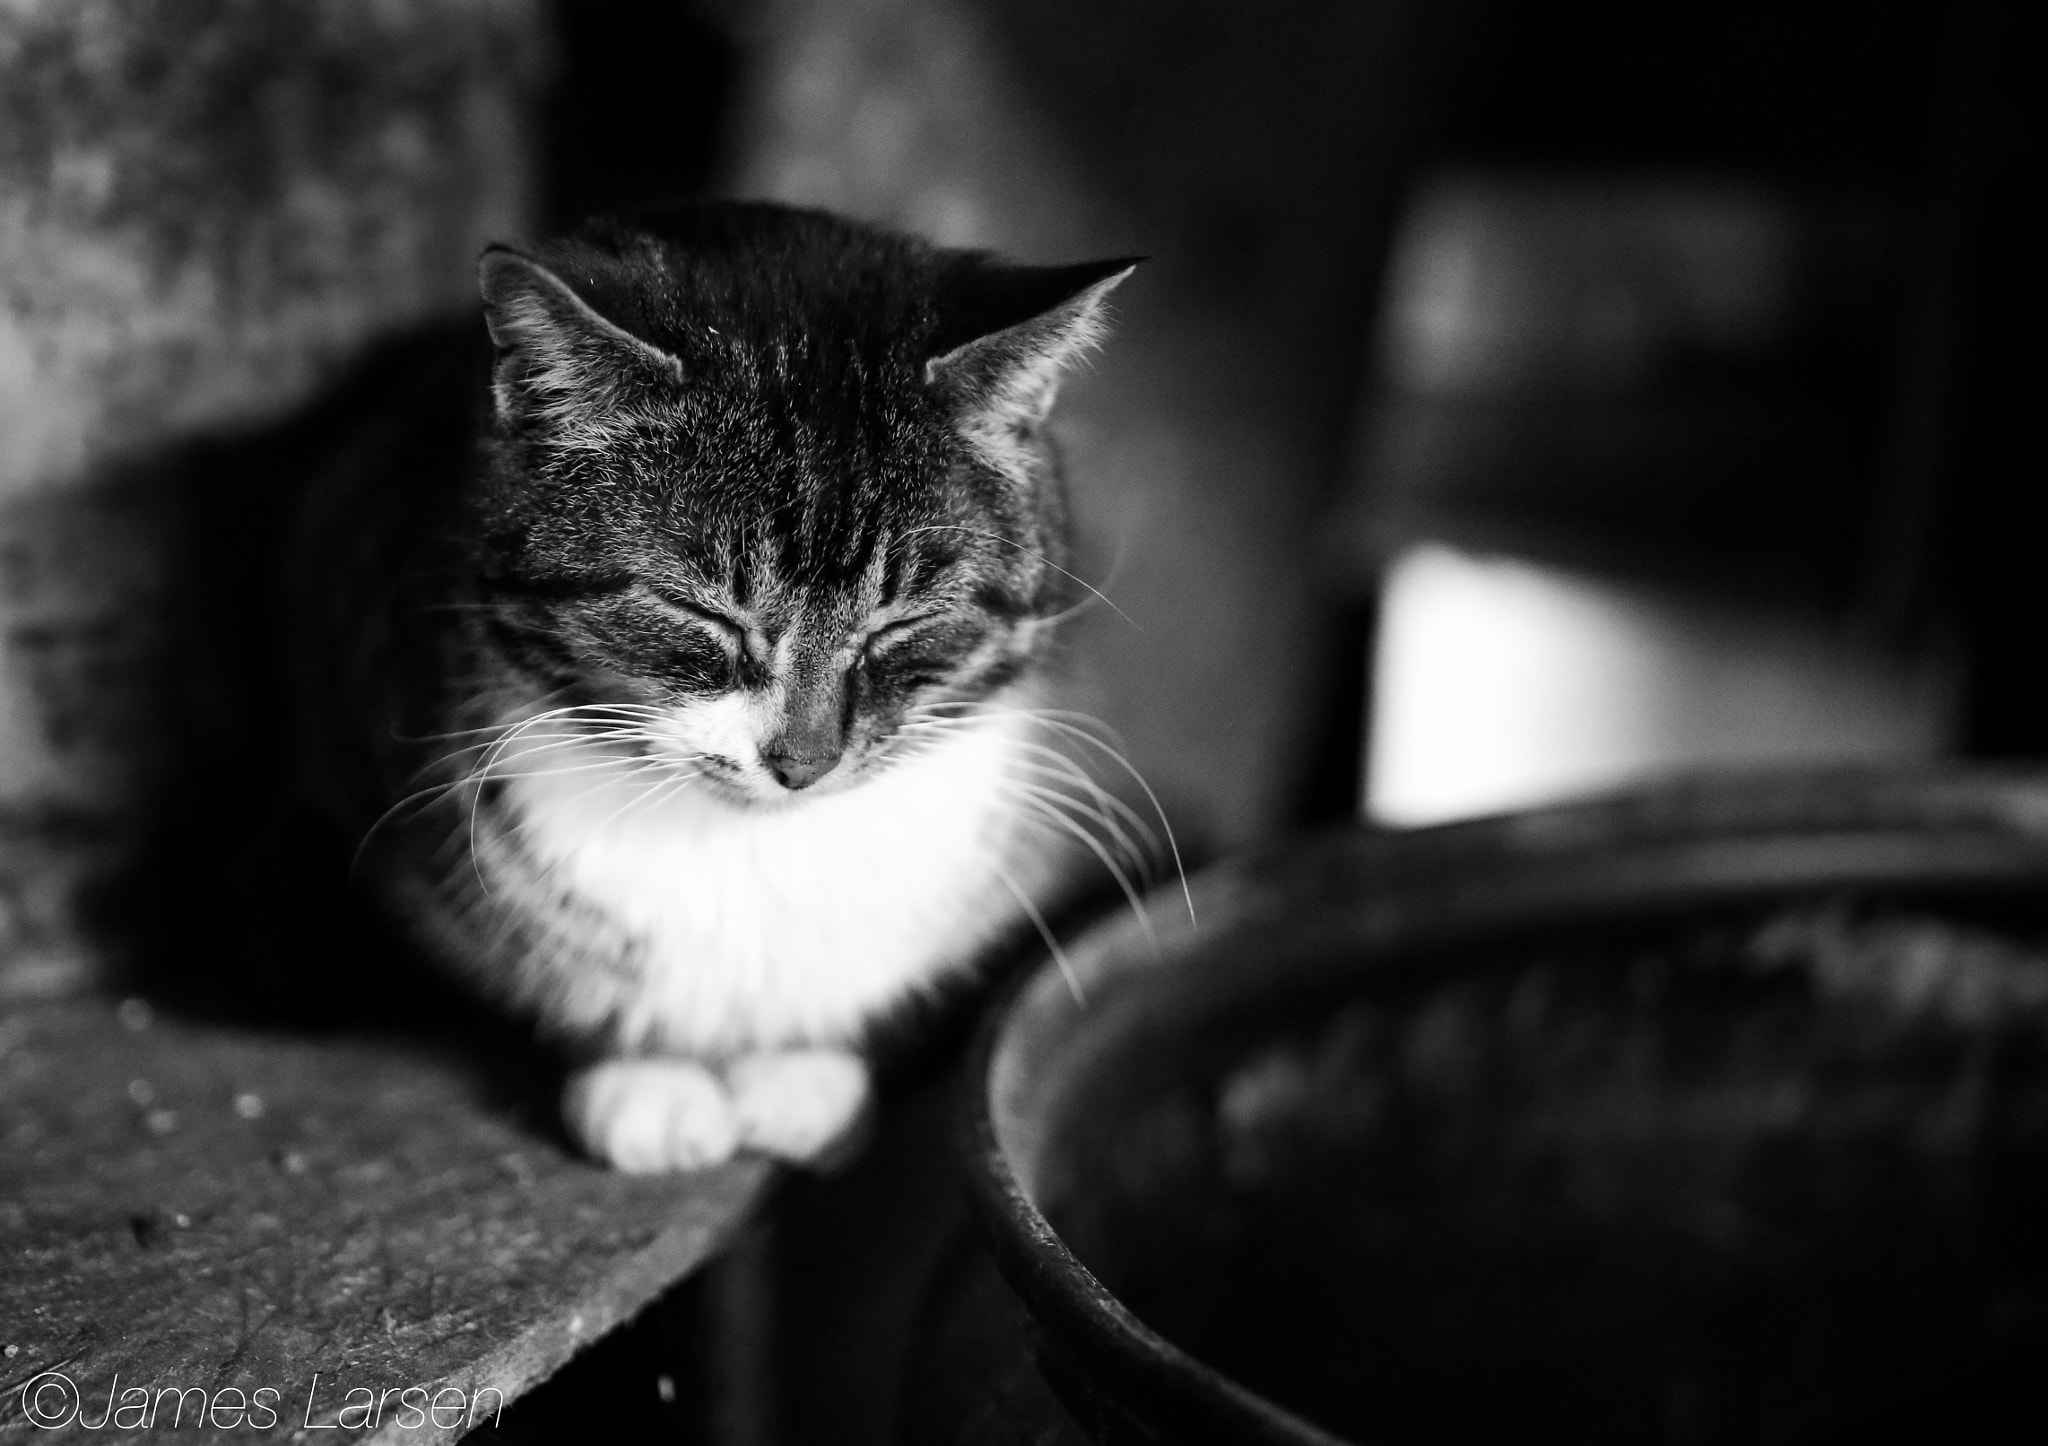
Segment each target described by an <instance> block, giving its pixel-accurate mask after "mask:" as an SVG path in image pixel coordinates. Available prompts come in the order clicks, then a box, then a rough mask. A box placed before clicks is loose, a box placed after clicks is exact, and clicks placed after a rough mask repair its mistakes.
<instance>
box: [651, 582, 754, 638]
mask: <svg viewBox="0 0 2048 1446" xmlns="http://www.w3.org/2000/svg"><path fill="white" fill-rule="evenodd" d="M647 591H648V593H649V595H650V596H652V597H653V598H654V599H655V601H657V602H659V603H660V604H661V605H662V606H663V607H665V608H668V609H669V610H670V611H671V612H678V613H681V614H682V615H683V616H684V617H686V618H689V619H691V620H692V621H694V622H700V623H703V624H705V625H706V626H707V627H710V628H713V629H715V630H716V631H718V632H719V633H722V634H724V636H725V637H726V638H728V639H729V640H731V642H732V644H733V645H734V646H735V647H737V648H739V649H740V650H741V651H745V649H746V646H747V628H746V624H744V623H742V622H740V621H739V620H738V619H737V618H732V617H728V616H727V615H726V614H724V613H722V612H719V611H718V610H717V609H716V608H708V607H705V606H704V605H703V604H701V603H696V602H692V601H691V600H690V599H688V598H686V597H682V596H679V595H678V594H676V593H672V592H668V591H666V590H665V589H662V588H658V587H648V589H647Z"/></svg>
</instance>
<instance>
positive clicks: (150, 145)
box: [0, 0, 548, 996]
mask: <svg viewBox="0 0 2048 1446" xmlns="http://www.w3.org/2000/svg"><path fill="white" fill-rule="evenodd" d="M542 22H543V16H542V14H541V10H540V7H539V5H538V3H537V0H0V996H4V994H5V993H7V992H9V991H13V992H21V991H47V990H52V989H57V988H62V987H66V986H67V984H68V983H69V982H75V980H76V978H77V976H78V975H79V973H80V970H81V957H82V956H81V952H80V948H79V944H78V940H77V937H76V933H75V930H74V928H73V920H72V915H73V914H74V912H75V906H76V899H77V895H78V890H79V888H80V887H81V886H82V883H83V882H84V881H85V880H86V879H88V878H89V877H90V876H91V875H92V874H93V873H94V872H96V871H98V870H101V869H103V868H104V867H106V866H107V865H108V864H109V862H110V860H112V859H114V858H116V857H118V855H119V852H120V850H121V848H122V846H123V843H124V841H125V840H126V839H128V838H129V837H131V836H132V833H133V827H134V816H135V813H136V810H137V805H138V801H139V799H140V798H141V797H142V794H143V781H144V780H145V779H146V777H147V775H148V770H149V766H150V743H151V740H152V737H153V736H154V731H153V728H152V722H153V720H152V716H151V714H152V707H153V703H152V681H153V680H152V665H153V660H154V659H155V658H157V657H158V656H159V654H160V651H161V649H160V643H159V640H158V639H157V638H156V637H155V635H154V633H153V629H154V627H155V624H156V621H157V619H158V617H159V616H160V611H161V610H160V607H159V600H160V597H161V589H162V581H161V577H160V570H161V564H160V549H159V547H158V542H159V532H160V529H159V526H158V523H157V521H156V518H157V515H158V509H157V507H156V505H155V502H154V500H153V499H152V497H151V495H150V493H151V481H152V459H154V458H157V457H159V456H162V455H163V454H164V453H165V452H166V450H167V449H169V448H171V447H174V446H175V445H176V444H178V443H180V442H182V441H185V440H188V439H190V438H193V437H195V436H199V435H203V434H217V433H224V432H232V431H234V430H236V429H238V428H242V427H246V426H251V425H255V424H259V423H261V422H264V421H267V420H269V419H271V418H274V417H276V416H278V415H280V414H283V413H285V412H287V411H289V410H290V409H291V408H292V407H293V406H294V404H296V403H299V402H301V401H303V400H305V399H306V398H307V397H308V396H310V395H311V394H312V393H313V392H314V391H315V390H316V389H317V388H318V386H319V385H320V383H321V382H322V380H323V379H325V378H327V377H328V376H330V375H332V374H333V373H334V371H335V370H336V369H337V367H338V366H339V365H340V364H341V363H342V362H344V361H345V360H346V359H347V358H348V357H349V356H350V355H351V354H352V353H353V352H355V350H356V349H358V348H359V347H360V346H361V345H362V344H363V343H364V342H365V341H367V340H368V339H370V338H372V337H374V336H376V335H378V334H380V333H382V332H384V331H387V330H389V329H391V328H393V327H397V326H400V325H403V324H404V323H406V322H408V321H410V320H413V319H416V318H418V317H421V316H423V315H426V314H429V313H432V312H434V311H437V310H440V309H442V308H445V307H448V306H452V305H460V304H464V303H465V302H466V301H467V299H468V298H469V297H470V296H471V295H472V288H473V286H474V280H473V276H474V270H473V268H474V258H475V256H476V253H477V251H478V249H479V248H480V247H481V246H482V244H483V243H484V242H485V241H486V240H488V239H491V238H494V237H501V236H504V235H507V234H518V233H520V232H522V231H524V230H525V229H526V219H527V215H528V211H529V197H530V194H531V192H532V191H533V189H534V188H533V185H532V175H531V170H532V166H531V161H530V159H529V158H530V155H531V152H532V147H531V145H530V135H529V131H530V124H529V122H530V118H531V116H532V114H533V112H534V108H535V105H536V103H537V100H538V98H539V94H540V91H541V87H542V85H543V83H544V82H545V79H546V73H547V57H548V46H547V43H546V37H545V34H544V29H543V23H542Z"/></svg>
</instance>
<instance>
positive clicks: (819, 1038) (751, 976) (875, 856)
mask: <svg viewBox="0 0 2048 1446" xmlns="http://www.w3.org/2000/svg"><path fill="white" fill-rule="evenodd" d="M1024 726H1026V722H1025V720H1024V719H1022V718H1021V717H1003V716H1000V715H997V716H991V717H987V718H984V719H982V720H980V721H979V722H978V723H977V724H976V725H975V726H974V727H973V728H971V729H959V730H949V731H948V732H947V733H946V734H945V735H944V736H943V739H941V740H934V741H933V742H931V743H930V744H926V745H923V746H921V748H920V750H919V756H918V757H916V758H915V759H912V760H909V761H907V762H904V763H901V764H898V765H896V766H894V767H891V768H888V769H885V770H883V771H882V772H881V773H880V774H879V775H878V776H876V777H874V778H873V779H871V780H868V781H864V782H862V783H860V784H858V785H856V786H854V787H850V788H847V789H845V790H843V791H839V792H835V793H831V794H828V795H824V796H819V797H814V798H813V797H806V798H800V799H797V800H793V801H792V802H791V803H789V804H787V805H784V806H768V807H763V806H758V805H754V806H749V805H747V804H744V803H739V802H734V801H730V800H728V799H726V798H725V797H723V796H722V795H720V794H718V793H715V792H713V791H710V790H708V789H705V788H703V787H700V786H692V785H691V784H689V783H686V782H678V783H677V784H676V785H675V786H672V787H667V788H664V787H663V786H661V784H660V782H659V776H658V775H653V776H650V775H649V774H648V773H646V772H645V771H634V770H632V769H630V768H626V767H620V766H616V765H610V764H607V763H606V762H605V761H604V755H601V754H598V753H596V752H595V751H594V750H585V749H580V748H568V749H562V748H555V749H551V750H549V751H548V753H547V754H546V757H545V762H540V761H539V760H536V763H537V764H538V766H524V767H521V768H520V769H519V770H518V773H519V776H518V777H516V778H514V779H512V780H511V781H510V783H509V786H508V788H507V790H506V793H505V796H504V803H503V813H504V815H505V817H506V821H507V823H508V824H509V826H510V828H511V829H512V830H513V831H514V833H515V834H516V837H517V840H518V845H519V852H520V853H521V854H522V855H523V856H524V858H525V859H526V860H527V861H528V863H529V864H530V865H531V866H532V867H531V869H530V870H528V871H524V872H525V877H524V878H523V879H515V880H506V881H503V882H504V883H509V884H510V886H511V887H513V888H515V889H525V890H527V891H528V892H529V893H530V894H532V895H533V897H530V898H528V899H526V900H524V901H522V902H523V903H524V904H525V906H526V907H528V908H534V909H542V910H546V909H562V908H574V909H578V910H584V911H590V912H594V913H595V914H597V915H599V916H601V917H602V918H603V919H604V920H605V921H606V923H607V924H608V926H609V927H607V928H606V929H605V930H603V931H602V932H603V934H604V936H605V937H606V938H608V939H609V940H611V941H612V943H611V947H612V948H613V949H615V950H616V952H617V953H618V955H619V956H620V957H618V958H617V959H615V960H609V961H605V962H606V963H607V964H608V965H609V966H610V967H603V968H597V969H592V968H589V967H587V965H588V964H589V963H590V962H591V961H588V960H585V961H580V962H578V963H576V964H574V965H571V964H570V963H569V962H568V961H566V960H565V961H564V962H563V967H562V972H561V974H560V975H559V976H558V977H556V978H555V979H553V980H551V981H549V992H550V993H552V994H554V995H555V996H556V998H557V999H558V1000H559V1001H560V1002H561V1003H562V1004H564V1005H566V1006H567V1010H568V1012H569V1013H570V1014H572V1015H576V1016H582V1017H584V1018H586V1019H590V1018H595V1017H599V1016H602V1017H604V1018H605V1019H607V1020H608V1021H609V1023H608V1028H609V1030H610V1032H612V1033H613V1034H614V1036H615V1037H616V1038H618V1039H619V1040H621V1041H622V1042H626V1043H628V1044H629V1045H630V1046H632V1047H638V1048H659V1049H664V1050H675V1051H682V1052H686V1053H690V1054H696V1055H710V1056H717V1055H724V1054H730V1053H734V1052H738V1051H743V1050H747V1049H759V1048H772V1047H782V1046H787V1045H792V1044H800V1043H819V1042H843V1041H846V1040H848V1039H850V1038H851V1037H853V1036H854V1035H855V1034H856V1033H857V1032H858V1030H859V1029H860V1027H861V1026H862V1025H863V1024H864V1023H865V1022H866V1021H867V1020H869V1019H871V1018H872V1017H874V1016H875V1015H876V1014H877V1013H879V1012H881V1011H883V1010H885V1009H886V1008H887V1007H888V1006H890V1005H891V1004H893V1003H894V1002H896V1001H897V1000H899V999H901V998H903V997H904V996H905V995H906V994H908V993H911V992H913V991H915V990H916V989H917V988H918V987H919V986H920V985H923V984H927V983H929V982H930V981H931V980H932V979H934V978H935V977H936V976H937V975H939V974H941V973H943V972H944V971H945V970H947V969H948V968H950V967H953V966H957V965H959V964H962V963H964V962H966V961H967V960H969V959H971V958H972V957H973V955H974V953H975V952H976V951H977V950H978V949H979V948H980V947H981V946H983V945H984V944H986V943H987V942H988V941H989V939H990V938H991V937H992V936H993V935H994V934H995V933H997V932H998V931H1000V930H1002V929H1003V928H1004V927H1006V926H1007V925H1008V923H1009V921H1010V920H1011V919H1012V918H1014V917H1015V915H1016V913H1017V911H1018V908H1019V905H1018V903H1017V901H1016V896H1017V894H1018V893H1020V892H1025V891H1029V890H1031V889H1033V888H1034V887H1036V886H1037V885H1038V884H1039V883H1040V882H1041V881H1040V880H1039V879H1038V878H1037V877H1036V876H1035V870H1034V869H1033V867H1032V864H1031V860H1030V859H1029V857H1028V856H1027V851H1026V850H1025V849H1023V848H1022V847H1021V840H1020V839H1019V838H1018V836H1017V833H1016V816H1017V815H1016V810H1015V808H1014V805H1013V799H1012V797H1011V791H1012V790H1013V788H1014V787H1015V778H1014V769H1015V762H1014V760H1015V758H1016V756H1017V747H1018V744H1019V742H1020V736H1019V735H1020V732H1021V729H1022V728H1023V727H1024ZM1006 880H1007V882H1006ZM500 886H502V884H501V885H500Z"/></svg>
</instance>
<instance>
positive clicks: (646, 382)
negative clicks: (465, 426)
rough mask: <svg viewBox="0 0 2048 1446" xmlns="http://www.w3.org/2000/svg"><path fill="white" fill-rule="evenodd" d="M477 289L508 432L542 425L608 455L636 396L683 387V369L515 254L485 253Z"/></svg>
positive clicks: (497, 402)
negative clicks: (664, 385)
mask: <svg viewBox="0 0 2048 1446" xmlns="http://www.w3.org/2000/svg"><path fill="white" fill-rule="evenodd" d="M477 285H478V287H479V289H480V290H481V291H482V292H483V298H484V324H485V325H486V326H488V327H489V328H490V333H491V343H492V345H493V346H495V347H496V348H497V358H496V360H495V361H494V362H493V364H492V367H491V397H492V401H493V403H494V406H495V410H496V412H497V416H498V421H499V422H500V424H502V425H506V426H517V425H520V424H530V423H535V422H538V423H541V424H543V425H545V426H546V427H547V428H548V429H549V430H550V431H551V432H552V433H554V434H555V436H556V438H557V440H558V441H561V442H563V443H565V444H568V445H577V444H581V445H587V446H601V445H604V444H605V443H607V442H608V441H609V440H611V434H612V431H613V427H612V426H609V425H607V424H608V423H613V424H615V423H617V422H619V421H621V420H623V417H624V413H625V412H626V410H627V408H628V404H629V403H630V401H631V400H632V398H633V397H634V396H636V395H638V394H639V393H641V392H643V391H644V390H645V389H646V388H647V387H648V386H650V385H657V384H659V383H661V382H663V381H669V382H679V381H681V380H682V376H683V367H682V363H681V362H679V361H677V360H676V359H675V358H674V357H673V356H671V355H669V354H668V353H667V352H665V351H663V350H662V349H661V348H660V347H657V346H655V345H653V344H652V343H651V342H647V341H643V340H641V339H640V338H639V337H637V336H634V335H633V334H632V333H631V332H629V331H627V330H626V329H625V328H624V327H622V326H619V325H617V324H616V323H614V322H612V321H610V320H608V319H607V318H605V317H604V316H602V315H600V314H599V313H598V311H597V310H596V308H594V307H592V306H591V305H590V303H589V302H587V301H585V300H584V299H583V298H582V297H580V296H578V295H577V294H576V292H575V290H574V289H573V288H572V287H570V285H569V284H568V283H567V282H566V281H564V280H562V278H561V277H559V276H557V275H556V274H555V273H554V272H552V271H550V270H549V269H548V268H547V267H545V266H543V265H542V264H541V263H540V262H538V261H535V260H534V259H533V258H531V257H529V256H522V255H520V254H519V253H518V252H517V251H514V250H512V249H511V248H510V247H508V246H493V247H491V248H490V249H488V250H487V251H485V252H484V254H483V258H482V259H481V260H480V261H479V262H478V263H477Z"/></svg>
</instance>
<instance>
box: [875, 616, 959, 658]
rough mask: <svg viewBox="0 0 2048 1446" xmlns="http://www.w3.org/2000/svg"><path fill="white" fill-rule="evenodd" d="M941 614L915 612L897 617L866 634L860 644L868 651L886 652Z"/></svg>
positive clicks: (934, 620)
mask: <svg viewBox="0 0 2048 1446" xmlns="http://www.w3.org/2000/svg"><path fill="white" fill-rule="evenodd" d="M943 616H945V614H943V613H917V614H914V615H913V616H911V617H907V618H897V619H896V620H895V621H893V622H888V623H884V624H883V625H882V626H881V627H879V628H876V629H875V630H874V631H872V632H870V633H869V634H868V635H867V639H866V640H865V641H864V642H863V643H862V645H861V646H862V649H863V651H866V652H869V653H886V652H887V651H889V649H890V648H892V647H894V646H896V644H898V643H901V642H905V641H907V640H908V639H909V638H911V637H912V636H913V635H914V634H916V633H917V632H918V631H919V630H921V629H923V628H925V627H926V626H927V625H928V624H930V623H934V622H936V621H938V620H939V619H940V618H942V617H943Z"/></svg>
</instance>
